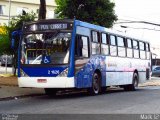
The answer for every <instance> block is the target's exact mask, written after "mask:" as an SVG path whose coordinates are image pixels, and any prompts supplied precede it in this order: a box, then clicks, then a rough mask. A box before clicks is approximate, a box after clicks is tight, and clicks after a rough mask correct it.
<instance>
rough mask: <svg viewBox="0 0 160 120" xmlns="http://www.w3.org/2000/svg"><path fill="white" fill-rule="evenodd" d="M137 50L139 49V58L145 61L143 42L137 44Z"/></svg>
mask: <svg viewBox="0 0 160 120" xmlns="http://www.w3.org/2000/svg"><path fill="white" fill-rule="evenodd" d="M139 49H140V58H141V59H145V58H146V53H145V44H144V42H139Z"/></svg>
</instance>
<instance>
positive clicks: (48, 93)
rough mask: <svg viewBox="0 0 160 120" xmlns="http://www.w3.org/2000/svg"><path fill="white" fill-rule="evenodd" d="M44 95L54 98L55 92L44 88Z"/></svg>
mask: <svg viewBox="0 0 160 120" xmlns="http://www.w3.org/2000/svg"><path fill="white" fill-rule="evenodd" d="M44 90H45V93H46V95H48V96H50V97H54V96H56V93H57V90H56V89H53V88H45V89H44Z"/></svg>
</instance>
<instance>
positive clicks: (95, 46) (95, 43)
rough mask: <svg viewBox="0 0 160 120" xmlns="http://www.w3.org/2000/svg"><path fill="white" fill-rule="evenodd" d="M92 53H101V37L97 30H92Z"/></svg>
mask: <svg viewBox="0 0 160 120" xmlns="http://www.w3.org/2000/svg"><path fill="white" fill-rule="evenodd" d="M92 54H93V55H95V54H100V39H99V33H98V32H97V31H92Z"/></svg>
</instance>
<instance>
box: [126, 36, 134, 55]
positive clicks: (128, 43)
mask: <svg viewBox="0 0 160 120" xmlns="http://www.w3.org/2000/svg"><path fill="white" fill-rule="evenodd" d="M127 57H129V58H132V57H133V50H132V40H131V39H128V38H127Z"/></svg>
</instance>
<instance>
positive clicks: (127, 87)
mask: <svg viewBox="0 0 160 120" xmlns="http://www.w3.org/2000/svg"><path fill="white" fill-rule="evenodd" d="M138 83H139V77H138V74H137V73H136V72H135V73H134V74H133V80H132V84H130V85H125V86H123V88H124V90H125V91H135V90H136V88H137V87H138Z"/></svg>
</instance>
